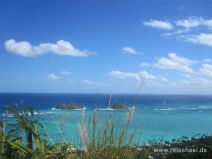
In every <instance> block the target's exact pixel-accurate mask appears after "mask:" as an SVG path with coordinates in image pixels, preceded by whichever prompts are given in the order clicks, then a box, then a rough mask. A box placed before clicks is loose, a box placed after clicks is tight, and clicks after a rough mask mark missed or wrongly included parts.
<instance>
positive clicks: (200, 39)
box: [180, 33, 212, 46]
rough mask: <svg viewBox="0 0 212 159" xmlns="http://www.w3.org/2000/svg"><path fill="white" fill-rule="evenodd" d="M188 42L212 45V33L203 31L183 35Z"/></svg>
mask: <svg viewBox="0 0 212 159" xmlns="http://www.w3.org/2000/svg"><path fill="white" fill-rule="evenodd" d="M180 38H182V39H184V40H185V41H187V42H191V43H195V44H202V45H207V46H212V34H206V33H201V34H199V35H189V36H181V37H180Z"/></svg>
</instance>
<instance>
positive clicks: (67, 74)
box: [60, 70, 71, 76]
mask: <svg viewBox="0 0 212 159" xmlns="http://www.w3.org/2000/svg"><path fill="white" fill-rule="evenodd" d="M60 73H61V74H62V75H63V76H70V75H71V72H69V71H66V70H63V71H61V72H60Z"/></svg>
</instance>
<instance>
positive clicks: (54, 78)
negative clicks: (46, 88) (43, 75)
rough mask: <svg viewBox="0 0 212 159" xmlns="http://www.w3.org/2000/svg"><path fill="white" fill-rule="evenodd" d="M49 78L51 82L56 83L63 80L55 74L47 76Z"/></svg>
mask: <svg viewBox="0 0 212 159" xmlns="http://www.w3.org/2000/svg"><path fill="white" fill-rule="evenodd" d="M47 78H48V80H49V81H55V80H59V79H61V77H59V76H57V75H55V74H53V73H51V74H48V75H47Z"/></svg>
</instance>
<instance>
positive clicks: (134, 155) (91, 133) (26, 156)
mask: <svg viewBox="0 0 212 159" xmlns="http://www.w3.org/2000/svg"><path fill="white" fill-rule="evenodd" d="M7 110H8V112H9V113H10V114H12V118H9V117H8V115H7V114H8V113H6V116H5V117H2V118H1V121H0V159H151V158H154V159H161V158H163V159H206V158H208V159H211V158H212V137H211V136H206V135H204V136H197V137H193V138H191V139H189V138H185V137H183V138H181V139H178V140H173V141H172V142H167V141H166V142H163V141H160V142H158V141H151V142H150V145H148V146H146V145H142V146H141V145H138V144H136V142H135V139H134V137H135V133H136V132H135V131H134V130H133V131H130V130H129V125H130V121H131V119H132V117H133V114H134V111H135V107H132V108H129V110H128V111H127V113H126V119H125V121H124V123H123V125H121V126H120V125H118V124H117V123H116V122H115V120H113V119H112V118H109V119H108V120H106V121H105V123H98V121H97V120H96V113H97V111H96V110H94V112H93V117H92V118H91V119H90V120H89V121H88V123H87V122H85V117H84V115H85V109H82V119H81V122H80V123H79V124H78V127H79V136H80V140H81V145H80V148H77V149H76V148H75V147H74V146H73V145H74V143H52V144H49V142H48V141H47V140H48V138H47V136H48V134H41V133H40V130H41V129H42V127H43V126H42V124H41V123H40V121H39V119H38V116H39V115H35V113H34V111H33V110H32V109H30V108H24V109H20V108H19V107H18V106H9V107H7ZM171 148H178V149H181V150H182V149H185V148H187V149H191V148H192V149H196V148H199V149H202V148H203V150H204V151H205V150H207V152H196V153H191V152H183V153H178V152H175V153H170V152H166V151H165V150H166V149H171ZM156 150H157V151H156Z"/></svg>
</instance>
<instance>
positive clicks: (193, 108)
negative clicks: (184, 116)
mask: <svg viewBox="0 0 212 159" xmlns="http://www.w3.org/2000/svg"><path fill="white" fill-rule="evenodd" d="M210 109H211V110H212V107H207V106H199V107H179V108H171V107H169V108H154V109H153V110H155V111H180V110H202V111H204V110H210Z"/></svg>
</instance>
